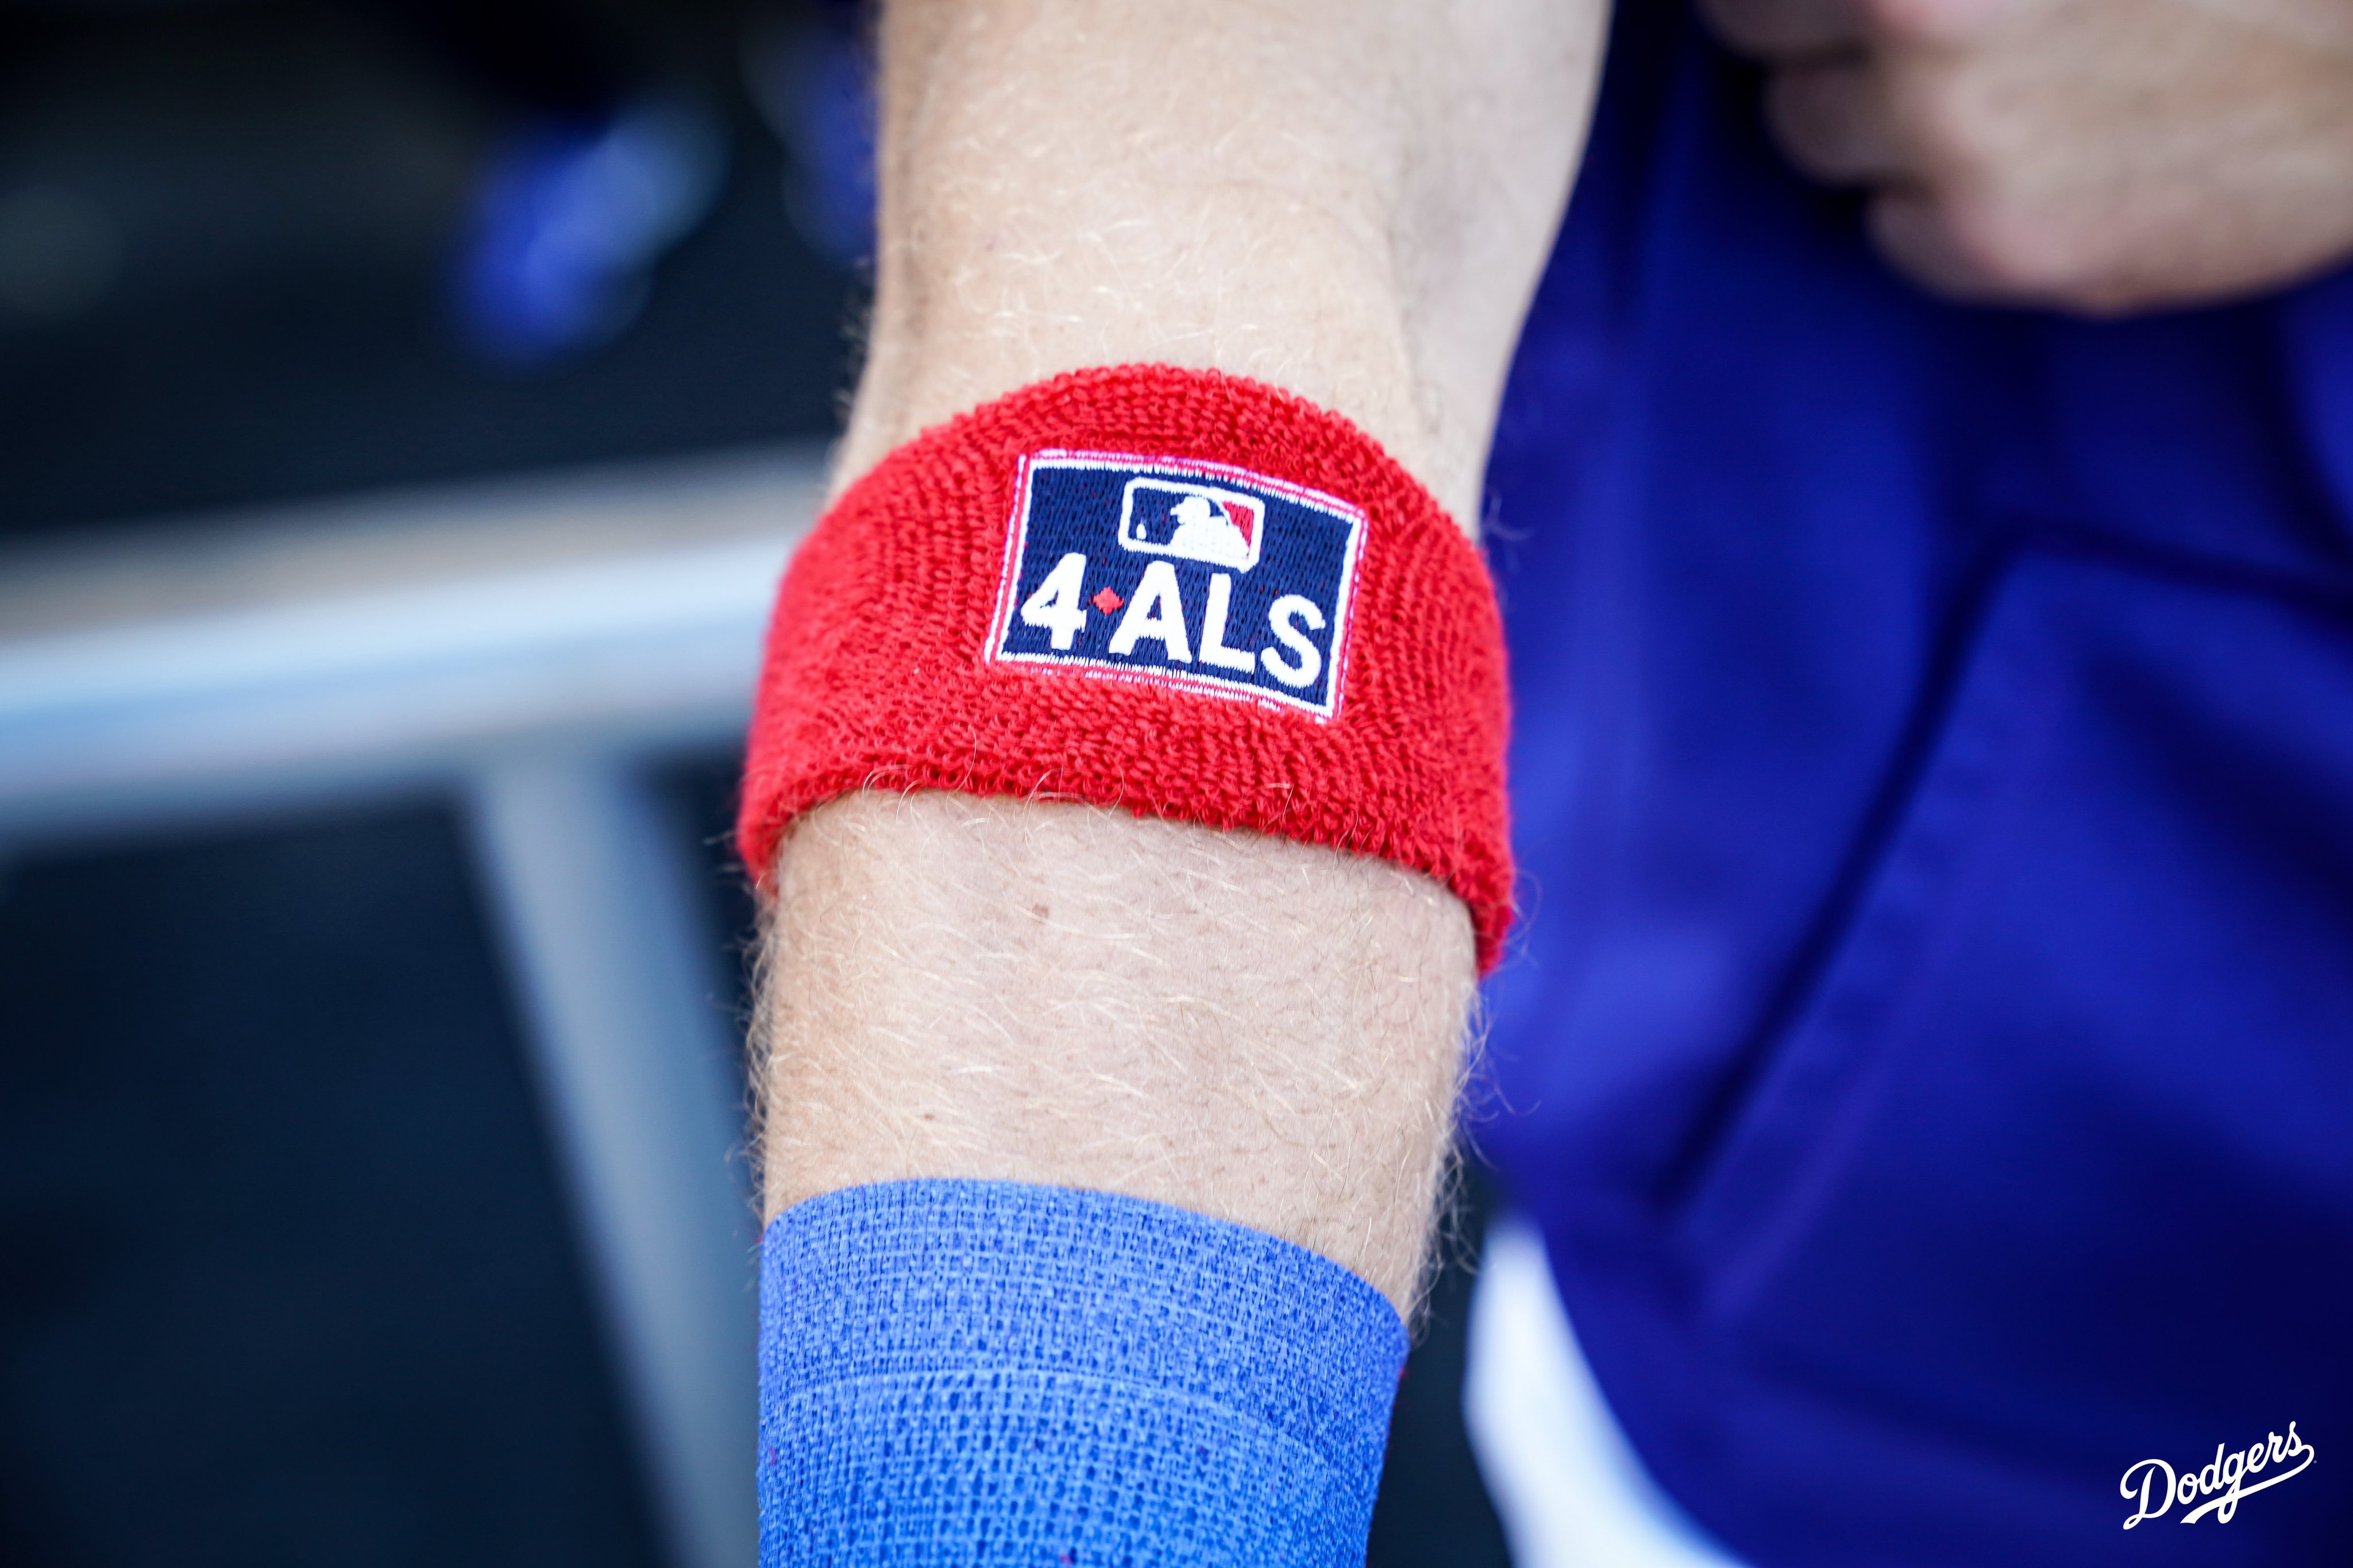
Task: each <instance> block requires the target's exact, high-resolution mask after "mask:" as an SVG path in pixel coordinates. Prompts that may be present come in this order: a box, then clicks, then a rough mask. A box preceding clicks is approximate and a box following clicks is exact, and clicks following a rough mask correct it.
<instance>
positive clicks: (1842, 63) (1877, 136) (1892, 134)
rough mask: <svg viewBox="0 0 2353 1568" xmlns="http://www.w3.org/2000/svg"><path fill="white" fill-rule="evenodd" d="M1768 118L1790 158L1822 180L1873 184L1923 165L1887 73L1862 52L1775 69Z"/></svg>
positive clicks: (1767, 104)
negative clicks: (1901, 123) (1896, 108)
mask: <svg viewBox="0 0 2353 1568" xmlns="http://www.w3.org/2000/svg"><path fill="white" fill-rule="evenodd" d="M1765 121H1766V123H1767V125H1768V126H1769V127H1771V129H1772V132H1773V135H1774V138H1775V139H1776V140H1777V141H1778V142H1780V144H1781V150H1782V151H1783V152H1784V153H1788V158H1789V161H1790V162H1791V163H1795V164H1796V165H1797V166H1798V167H1799V169H1801V170H1803V171H1804V172H1805V173H1807V174H1811V175H1812V176H1813V177H1814V178H1816V179H1818V180H1824V181H1828V182H1830V183H1831V184H1873V183H1875V182H1878V181H1882V180H1894V179H1901V178H1904V177H1905V176H1906V175H1911V174H1915V173H1916V171H1915V168H1914V163H1915V159H1914V158H1913V157H1912V156H1911V154H1910V153H1909V151H1908V150H1907V149H1906V147H1905V144H1904V140H1903V137H1902V134H1901V132H1900V131H1899V128H1898V126H1897V124H1896V121H1895V116H1894V113H1893V112H1892V110H1890V108H1889V103H1888V94H1887V86H1886V75H1885V73H1884V72H1883V71H1882V70H1881V69H1880V68H1877V67H1875V66H1873V65H1872V64H1870V63H1869V62H1868V61H1866V60H1864V59H1862V58H1854V59H1849V60H1837V61H1831V62H1826V63H1822V64H1818V65H1805V66H1791V67H1789V68H1786V69H1783V70H1778V71H1776V72H1774V73H1773V79H1772V80H1771V81H1770V82H1768V83H1767V84H1766V89H1765Z"/></svg>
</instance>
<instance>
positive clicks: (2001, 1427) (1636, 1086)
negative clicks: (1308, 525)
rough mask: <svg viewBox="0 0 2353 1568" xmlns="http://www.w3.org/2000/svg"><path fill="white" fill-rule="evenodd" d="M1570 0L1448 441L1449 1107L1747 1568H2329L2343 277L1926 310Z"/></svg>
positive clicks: (1626, 12)
mask: <svg viewBox="0 0 2353 1568" xmlns="http://www.w3.org/2000/svg"><path fill="white" fill-rule="evenodd" d="M1620 13H1621V14H1620V20H1619V23H1618V37H1616V38H1615V40H1614V41H1613V45H1612V51H1613V52H1612V59H1611V63H1610V66H1609V75H1608V77H1607V79H1606V83H1605V89H1604V94H1603V100H1602V105H1601V108H1600V111H1599V121H1598V123H1597V127H1596V132H1595V137H1594V142H1593V147H1592V153H1591V157H1590V160H1589V162H1588V167H1587V171H1586V174H1585V175H1584V177H1583V181H1582V184H1580V186H1579V188H1578V191H1577V198H1576V202H1575V205H1574V208H1573V210H1572V213H1571V216H1570V219H1569V223H1568V226H1567V230H1566V232H1565V234H1564V236H1563V237H1562V240H1561V243H1560V246H1559V248H1558V251H1557V253H1556V256H1555V258H1554V260H1553V262H1552V265H1551V268H1550V271H1549V273H1548V275H1547V277H1546V279H1545V283H1544V286H1543V289H1542V291H1541V295H1540V297H1539V299H1538V300H1537V303H1536V306H1535V312H1534V315H1533V317H1532V319H1531V321H1530V324H1529V327H1528V330H1527V334H1526V337H1525V342H1524V343H1523V346H1522V349H1521V353H1520V357H1519V360H1518V363H1517V364H1516V366H1515V368H1514V374H1513V380H1512V384H1511V390H1510V394H1509V397H1508V400H1507V405H1506V410H1505V415H1504V424H1503V428H1502V431H1501V434H1500V436H1499V439H1498V446H1497V450H1496V455H1495V458H1494V463H1493V470H1492V489H1493V509H1494V510H1493V527H1492V530H1491V532H1490V535H1489V544H1488V548H1489V552H1490V554H1491V557H1492V559H1493V563H1494V564H1495V566H1496V569H1497V574H1498V580H1499V584H1500V587H1501V591H1502V594H1503V596H1504V608H1505V615H1506V617H1507V620H1508V623H1509V625H1510V627H1511V635H1512V639H1513V641H1512V653H1513V659H1514V683H1515V689H1516V692H1517V710H1516V716H1515V720H1514V723H1515V726H1516V734H1515V740H1514V792H1515V793H1514V810H1515V813H1516V816H1517V839H1518V846H1519V852H1520V855H1521V857H1522V868H1523V872H1524V878H1523V885H1522V902H1523V908H1524V910H1526V911H1527V918H1526V919H1525V922H1524V924H1523V927H1522V930H1521V934H1520V936H1519V937H1518V939H1517V951H1516V952H1515V953H1514V955H1513V956H1511V957H1509V958H1507V959H1506V961H1505V965H1504V969H1503V970H1502V971H1501V972H1500V973H1498V974H1497V975H1496V976H1495V977H1494V980H1493V984H1492V985H1491V1000H1492V1003H1493V1008H1494V1015H1495V1027H1494V1033H1493V1047H1492V1058H1493V1074H1494V1077H1495V1079H1496V1080H1497V1083H1496V1090H1495V1096H1494V1098H1495V1099H1496V1100H1498V1101H1499V1102H1500V1103H1499V1104H1498V1105H1497V1107H1496V1108H1495V1109H1494V1110H1493V1113H1492V1114H1491V1115H1490V1116H1489V1117H1488V1118H1487V1119H1486V1120H1484V1121H1482V1124H1481V1129H1480V1133H1481V1137H1482V1142H1485V1143H1486V1144H1487V1145H1488V1147H1489V1148H1490V1150H1491V1151H1492V1152H1493V1153H1494V1155H1495V1156H1496V1157H1497V1159H1498V1160H1499V1161H1500V1162H1501V1163H1502V1164H1503V1165H1504V1169H1505V1172H1506V1173H1507V1174H1508V1175H1509V1177H1510V1178H1511V1180H1512V1183H1513V1185H1514V1194H1515V1196H1516V1197H1517V1199H1518V1200H1519V1202H1520V1203H1521V1204H1522V1205H1523V1206H1524V1207H1525V1209H1526V1210H1527V1211H1528V1212H1529V1213H1530V1215H1532V1217H1533V1218H1535V1220H1536V1221H1537V1222H1538V1223H1539V1224H1541V1226H1543V1227H1544V1230H1545V1234H1546V1238H1547V1242H1548V1244H1549V1248H1550V1251H1551V1255H1552V1259H1553V1265H1554V1268H1555V1271H1556V1274H1557V1276H1558V1278H1559V1279H1560V1283H1561V1289H1562V1291H1563V1294H1564V1296H1565V1297H1566V1299H1567V1305H1568V1308H1569V1310H1570V1312H1571V1315H1572V1316H1573V1318H1574V1320H1575V1321H1576V1324H1577V1331H1578V1333H1579V1335H1580V1337H1581V1339H1582V1341H1583V1342H1584V1345H1585V1348H1586V1350H1587V1352H1588V1355H1589V1356H1590V1358H1591V1360H1592V1362H1593V1363H1594V1367H1595V1370H1596V1372H1597V1373H1598V1374H1599V1378H1600V1380H1601V1382H1602V1384H1603V1385H1604V1387H1605V1388H1606V1389H1607V1391H1608V1392H1609V1395H1610V1397H1611V1400H1612V1402H1613V1404H1614V1405H1615V1406H1616V1408H1617V1410H1618V1413H1619V1415H1620V1418H1621V1420H1622V1421H1623V1423H1624V1425H1625V1426H1626V1427H1627V1429H1628V1432H1629V1434H1630V1436H1631V1437H1632V1438H1633V1439H1634V1441H1635V1443H1636V1446H1637V1447H1639V1448H1640V1449H1641V1453H1642V1454H1643V1456H1644V1457H1645V1458H1646V1459H1647V1460H1648V1461H1649V1463H1650V1465H1651V1468H1653V1470H1654V1471H1655V1472H1656V1474H1657V1475H1658V1477H1659V1478H1660V1479H1661V1480H1662V1482H1663V1483H1664V1484H1665V1485H1666V1486H1667V1487H1668V1489H1670V1490H1671V1491H1672V1493H1673V1494H1674V1495H1675V1497H1676V1498H1677V1499H1678V1500H1680V1501H1681V1502H1682V1503H1683V1505H1684V1506H1685V1507H1686V1508H1687V1509H1689V1510H1691V1512H1692V1513H1693V1514H1694V1516H1696V1517H1697V1518H1698V1519H1699V1520H1700V1521H1702V1522H1703V1523H1704V1524H1706V1525H1707V1526H1708V1527H1709V1528H1711V1529H1712V1530H1714V1531H1715V1532H1716V1533H1717V1534H1719V1535H1720V1536H1722V1537H1723V1538H1724V1540H1725V1542H1728V1543H1729V1544H1730V1545H1731V1546H1733V1547H1734V1548H1735V1549H1736V1550H1737V1551H1738V1552H1742V1553H1744V1554H1746V1555H1747V1556H1748V1557H1750V1558H1752V1559H1753V1560H1755V1561H1756V1562H1757V1563H1759V1564H1760V1565H1764V1568H1779V1565H1783V1564H1806V1565H1809V1568H1825V1565H1846V1564H1852V1565H1858V1568H1859V1565H1862V1564H1870V1565H1872V1568H1884V1565H1886V1564H1891V1563H1902V1564H1906V1565H1909V1568H1926V1565H1932V1564H1953V1565H1956V1568H1960V1565H1966V1568H1984V1565H1986V1564H1989V1563H2006V1564H2020V1563H2054V1564H2055V1563H2064V1564H2069V1565H2071V1568H2072V1565H2079V1564H2088V1563H2109V1562H2116V1563H2134V1564H2142V1565H2162V1564H2175V1563H2199V1564H2221V1563H2282V1564H2306V1563H2324V1562H2334V1563H2343V1562H2348V1561H2353V1485H2348V1481H2347V1472H2346V1470H2345V1467H2346V1466H2347V1465H2348V1464H2353V1449H2348V1448H2347V1447H2344V1445H2346V1444H2347V1442H2348V1439H2353V1349H2348V1332H2353V274H2347V273H2339V274H2337V275H2336V276H2334V277H2330V278H2327V279H2322V280H2320V281H2318V282H2316V283H2313V284H2310V285H2308V286H2306V287H2304V288H2300V289H2295V290H2293V291H2291V292H2287V293H2284V294H2281V295H2278V296H2275V297H2273V298H2269V299H2265V300H2258V301H2254V302H2252V303H2248V304H2243V305H2236V306H2232V307H2229V308H2224V309H2214V310H2200V311H2194V312H2184V313H2177V314H2171V315H2167V316H2162V317H2156V318H2150V319H2146V320H2138V321H2127V322H2123V323H2117V324H2093V323H2089V322H2084V321H2070V320H2063V319H2058V318H2055V317H2052V316H2046V315H2040V314H2032V313H2027V312H2014V311H1996V310H1968V309H1960V308H1956V307H1952V306H1948V305H1945V304H1941V303H1938V302H1936V301H1934V300H1930V299H1928V298H1926V297H1925V296H1924V295H1922V294H1920V293H1918V292H1915V290H1914V289H1912V288H1910V287H1909V286H1907V285H1906V284H1905V283H1904V282H1902V281H1900V280H1899V279H1897V278H1895V277H1894V275H1893V274H1892V273H1890V272H1889V271H1888V270H1887V269H1886V268H1884V267H1883V265H1882V264H1881V263H1880V262H1879V261H1878V260H1877V259H1876V258H1875V257H1874V256H1873V254H1872V253H1871V252H1870V251H1869V249H1868V248H1867V247H1866V246H1865V245H1864V243H1863V241H1862V237H1861V227H1860V204H1859V202H1858V201H1857V200H1856V199H1855V198H1853V197H1852V196H1850V195H1838V194H1832V193H1827V192H1823V191H1821V190H1819V189H1816V188H1812V187H1810V186H1808V185H1807V184H1804V183H1803V182H1801V181H1800V180H1799V179H1798V178H1797V177H1796V176H1794V175H1793V174H1790V173H1789V172H1788V169H1787V168H1786V167H1785V166H1784V165H1783V164H1782V163H1780V162H1779V160H1778V158H1777V157H1776V155H1775V154H1774V153H1773V152H1772V150H1771V149H1770V147H1769V146H1768V145H1767V143H1766V142H1765V141H1764V139H1763V136H1762V134H1761V132H1760V130H1759V120H1758V113H1757V77H1756V75H1755V73H1754V72H1752V71H1750V70H1749V69H1747V68H1744V67H1742V66H1740V65H1739V64H1737V63H1736V62H1735V61H1733V60H1731V59H1729V58H1727V57H1725V56H1724V55H1722V54H1720V53H1718V52H1716V51H1715V50H1714V49H1713V48H1712V47H1710V46H1709V45H1708V44H1707V43H1706V42H1705V41H1704V39H1703V38H1702V37H1701V36H1700V35H1699V33H1698V31H1697V29H1696V28H1695V27H1694V26H1693V25H1691V24H1689V23H1688V22H1687V21H1686V20H1685V19H1684V18H1683V16H1681V15H1680V10H1679V8H1677V7H1672V6H1634V5H1628V6H1622V7H1620ZM2291 1422H2293V1423H2295V1426H2296V1432H2297V1434H2298V1435H2299V1436H2300V1437H2301V1438H2303V1439H2305V1440H2307V1441H2308V1442H2309V1444H2310V1445H2311V1446H2312V1447H2314V1448H2315V1449H2316V1450H2318V1457H2317V1459H2316V1462H2314V1463H2313V1464H2312V1466H2311V1468H2310V1469H2309V1471H2308V1473H2306V1474H2302V1475H2297V1476H2294V1477H2292V1478H2289V1479H2284V1481H2281V1482H2279V1483H2278V1484H2276V1485H2273V1486H2271V1487H2269V1488H2268V1489H2263V1490H2262V1491H2260V1492H2255V1491H2252V1490H2249V1491H2247V1492H2246V1495H2244V1496H2243V1497H2242V1499H2241V1500H2239V1502H2238V1504H2237V1506H2236V1507H2235V1509H2234V1510H2230V1511H2231V1517H2230V1518H2229V1519H2228V1520H2227V1521H2224V1520H2223V1519H2222V1518H2221V1517H2219V1514H2220V1512H2221V1510H2207V1511H2206V1512H2205V1513H2204V1514H2203V1515H2202V1516H2201V1517H2200V1518H2199V1519H2198V1520H2197V1521H2195V1522H2191V1523H2187V1524H2185V1523H2184V1522H2182V1521H2183V1517H2184V1515H2186V1514H2188V1513H2189V1512H2191V1511H2192V1510H2194V1509H2196V1508H2198V1507H2200V1505H2201V1504H2203V1503H2206V1502H2209V1501H2211V1500H2213V1499H2214V1498H2215V1496H2216V1495H2217V1494H2216V1493H2215V1492H2213V1491H2211V1490H2209V1491H2206V1492H2202V1493H2201V1492H2199V1491H2198V1490H2197V1488H2198V1484H2199V1483H2198V1481H2197V1479H2196V1472H2197V1471H2198V1470H2199V1469H2200V1467H2204V1466H2206V1465H2208V1464H2209V1462H2210V1461H2211V1460H2213V1459H2214V1458H2215V1455H2216V1450H2217V1449H2218V1447H2219V1448H2222V1449H2225V1450H2228V1451H2231V1452H2232V1453H2238V1454H2241V1455H2242V1456H2243V1454H2244V1451H2245V1450H2247V1449H2248V1448H2249V1447H2250V1446H2251V1445H2253V1446H2259V1447H2260V1446H2265V1445H2266V1444H2267V1441H2268V1438H2269V1437H2270V1436H2274V1435H2277V1436H2283V1437H2284V1436H2285V1435H2286V1434H2287V1433H2288V1432H2289V1424H2290V1423H2291ZM2332 1449H2333V1451H2331V1450H2332ZM2280 1452H2281V1446H2280V1445H2277V1444H2272V1445H2269V1446H2268V1447H2267V1448H2266V1451H2265V1453H2264V1456H2263V1461H2262V1462H2263V1463H2264V1464H2265V1465H2266V1466H2267V1467H2269V1470H2268V1473H2269V1474H2270V1475H2272V1476H2276V1475H2279V1474H2281V1473H2282V1472H2283V1471H2284V1468H2287V1467H2288V1466H2291V1465H2292V1464H2293V1463H2294V1461H2293V1460H2292V1459H2290V1460H2281V1459H2280V1458H2278V1457H2277V1456H2278V1455H2279V1454H2280ZM2151 1458H2156V1459H2161V1460H2163V1461H2166V1464H2167V1468H2168V1471H2169V1472H2171V1473H2175V1474H2177V1475H2178V1474H2179V1473H2181V1472H2184V1471H2187V1472H2189V1473H2190V1474H2191V1476H2192V1479H2191V1480H2190V1483H2189V1486H2190V1489H2191V1494H2192V1495H2191V1498H2190V1500H2188V1501H2182V1502H2177V1503H2175V1504H2174V1505H2173V1506H2172V1507H2171V1508H2170V1510H2169V1511H2168V1512H2166V1513H2165V1514H2163V1515H2162V1516H2161V1517H2158V1518H2155V1519H2149V1520H2144V1521H2141V1522H2140V1523H2139V1524H2138V1525H2137V1527H2136V1528H2134V1529H2132V1530H2130V1531H2126V1530H2125V1529H2124V1528H2123V1525H2124V1521H2126V1519H2127V1518H2128V1517H2130V1516H2132V1515H2133V1513H2134V1512H2135V1510H2136V1507H2137V1504H2136V1502H2135V1501H2134V1500H2131V1499H2128V1498H2127V1497H2126V1496H2125V1495H2124V1488H2123V1484H2122V1483H2123V1482H2124V1480H2125V1478H2126V1472H2127V1471H2128V1469H2129V1468H2131V1467H2133V1466H2135V1465H2136V1464H2137V1463H2139V1462H2141V1461H2144V1460H2147V1459H2151ZM2245 1462H2246V1461H2244V1460H2243V1458H2242V1468H2243V1465H2244V1463H2245ZM2152 1473H2153V1472H2152ZM2263 1479H2266V1476H2265V1475H2263V1474H2257V1473H2253V1472H2250V1473H2247V1474H2245V1475H2244V1477H2243V1479H2242V1489H2246V1488H2252V1487H2253V1484H2254V1483H2255V1482H2257V1481H2259V1480H2263ZM2159 1490H2161V1488H2160V1489H2159ZM2149 1506H2151V1507H2154V1506H2155V1501H2154V1500H2152V1501H2151V1503H2150V1505H2149Z"/></svg>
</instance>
